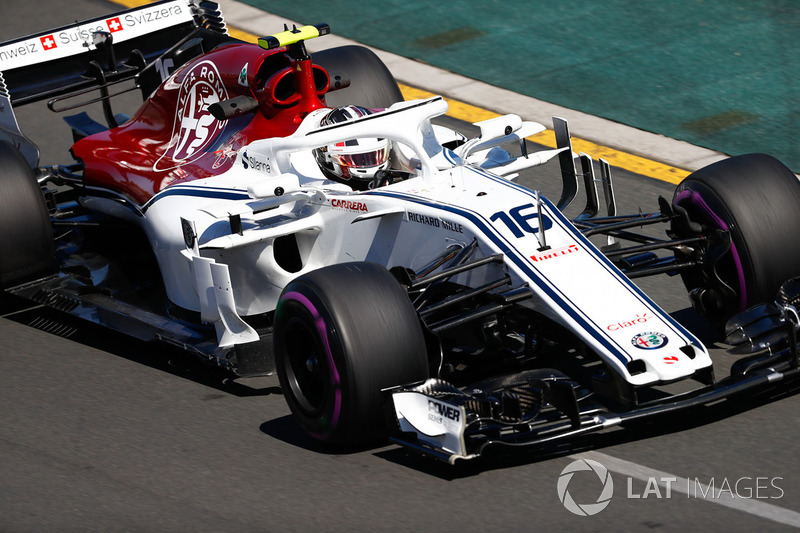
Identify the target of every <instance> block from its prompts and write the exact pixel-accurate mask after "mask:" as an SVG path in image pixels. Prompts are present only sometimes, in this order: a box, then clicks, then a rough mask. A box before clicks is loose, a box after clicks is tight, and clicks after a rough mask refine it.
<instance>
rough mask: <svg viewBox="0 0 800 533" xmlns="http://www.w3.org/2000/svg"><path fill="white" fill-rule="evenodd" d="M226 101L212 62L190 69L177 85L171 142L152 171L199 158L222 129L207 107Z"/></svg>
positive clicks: (223, 124) (202, 63)
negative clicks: (178, 87) (178, 88)
mask: <svg viewBox="0 0 800 533" xmlns="http://www.w3.org/2000/svg"><path fill="white" fill-rule="evenodd" d="M227 98H228V90H227V89H226V88H225V84H224V83H223V82H222V78H221V76H220V75H219V71H217V67H216V65H215V64H214V63H212V62H211V61H201V62H199V63H197V64H196V65H194V66H192V67H191V69H190V70H188V71H187V72H186V73H185V74H184V76H183V81H182V82H181V85H180V90H179V92H178V96H177V107H176V110H175V118H174V121H173V126H172V137H171V140H170V143H169V145H168V146H167V149H166V150H165V151H164V154H163V155H162V156H161V157H160V158H159V160H158V161H156V164H155V165H154V167H153V170H156V171H165V170H172V169H173V168H175V167H178V166H180V165H183V164H186V163H190V162H192V161H195V160H196V159H198V158H199V157H201V156H202V155H203V154H204V153H205V150H206V149H207V148H208V147H209V146H211V144H212V143H213V142H214V140H215V139H216V138H217V136H218V135H219V133H220V132H221V131H222V130H223V129H224V127H225V122H224V121H220V120H217V119H215V118H214V116H213V115H212V114H211V112H210V111H209V110H208V106H209V105H211V104H215V103H217V102H220V101H222V100H226V99H227Z"/></svg>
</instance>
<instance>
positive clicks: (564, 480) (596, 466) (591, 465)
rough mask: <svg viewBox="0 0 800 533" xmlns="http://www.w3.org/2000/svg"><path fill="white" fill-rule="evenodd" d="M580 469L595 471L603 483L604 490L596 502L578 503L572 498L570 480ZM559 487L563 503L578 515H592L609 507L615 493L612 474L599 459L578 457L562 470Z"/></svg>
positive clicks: (559, 495)
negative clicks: (569, 488)
mask: <svg viewBox="0 0 800 533" xmlns="http://www.w3.org/2000/svg"><path fill="white" fill-rule="evenodd" d="M580 471H590V472H594V473H595V474H597V477H598V478H600V482H601V483H602V484H603V490H602V491H601V492H600V496H598V497H597V501H596V502H595V503H584V504H579V503H576V502H575V500H573V499H572V496H571V495H570V493H569V490H567V489H568V487H569V482H570V481H572V476H574V475H575V472H580ZM557 489H558V499H559V500H561V503H563V504H564V507H566V509H567V511H569V512H571V513H573V514H576V515H578V516H592V515H596V514H597V513H599V512H600V511H602V510H603V509H605V508H606V507H608V504H609V503H611V497H612V496H613V495H614V481H613V480H612V479H611V474H609V473H608V469H606V467H605V466H603V465H601V464H600V463H598V462H597V461H592V460H591V459H578V460H577V461H573V462H571V463H570V464H568V465H567V467H566V468H565V469H564V470H562V471H561V475H560V476H559V477H558V486H557Z"/></svg>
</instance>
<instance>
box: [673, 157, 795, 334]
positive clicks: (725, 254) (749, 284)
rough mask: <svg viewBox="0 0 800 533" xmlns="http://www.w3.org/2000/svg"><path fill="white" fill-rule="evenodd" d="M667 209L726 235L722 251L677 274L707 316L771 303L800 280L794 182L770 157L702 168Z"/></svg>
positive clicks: (719, 318) (719, 248)
mask: <svg viewBox="0 0 800 533" xmlns="http://www.w3.org/2000/svg"><path fill="white" fill-rule="evenodd" d="M673 203H674V204H676V205H678V206H680V207H682V208H684V209H686V211H687V212H688V214H689V217H690V219H691V220H693V221H695V222H699V223H700V224H701V225H702V227H703V228H704V231H706V232H721V233H722V234H729V235H730V245H729V246H728V244H727V242H726V243H723V244H722V245H720V244H717V245H716V246H715V247H712V248H708V249H706V250H704V251H703V253H702V255H701V256H698V257H697V259H699V260H700V262H701V267H700V268H698V269H697V270H694V271H690V272H689V273H685V274H683V281H684V284H685V285H686V287H687V289H688V290H689V292H690V294H691V296H692V301H693V304H694V306H695V308H697V309H698V311H699V312H700V313H701V314H703V315H704V316H706V317H707V318H709V319H711V320H713V321H724V320H726V319H727V318H730V316H732V315H734V314H735V313H737V312H739V311H743V310H745V309H746V308H748V307H750V306H752V305H755V304H758V303H763V302H768V301H772V300H774V298H775V295H776V293H777V291H778V289H779V288H780V286H781V284H782V283H783V282H784V281H786V280H787V279H789V278H793V277H796V276H798V275H800V252H798V250H797V243H798V242H800V181H798V179H797V177H796V176H795V175H794V173H793V172H792V171H791V170H789V169H788V168H787V167H786V166H785V165H784V164H783V163H781V162H780V161H778V160H777V159H775V158H773V157H771V156H768V155H765V154H747V155H741V156H737V157H731V158H729V159H726V160H723V161H720V162H718V163H714V164H712V165H709V166H707V167H705V168H702V169H700V170H698V171H696V172H694V173H692V174H690V175H689V176H688V177H687V178H686V179H684V180H683V181H682V182H681V183H680V185H678V187H677V189H676V191H675V196H674V198H673ZM673 229H675V228H673ZM680 232H681V230H680V229H678V233H680Z"/></svg>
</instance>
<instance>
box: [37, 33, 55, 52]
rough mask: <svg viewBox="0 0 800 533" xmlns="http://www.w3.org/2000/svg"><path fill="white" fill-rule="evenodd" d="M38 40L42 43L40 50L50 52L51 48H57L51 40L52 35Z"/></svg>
mask: <svg viewBox="0 0 800 533" xmlns="http://www.w3.org/2000/svg"><path fill="white" fill-rule="evenodd" d="M39 40H40V41H42V48H44V49H45V50H52V49H53V48H57V47H58V45H56V40H55V39H53V36H52V35H45V36H44V37H39Z"/></svg>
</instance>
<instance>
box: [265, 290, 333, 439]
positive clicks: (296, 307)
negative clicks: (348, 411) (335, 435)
mask: <svg viewBox="0 0 800 533" xmlns="http://www.w3.org/2000/svg"><path fill="white" fill-rule="evenodd" d="M276 311H277V315H278V316H279V320H286V327H284V328H280V329H281V330H282V331H283V333H282V334H281V336H282V339H283V343H282V344H283V350H282V351H281V353H280V354H279V357H281V358H282V360H283V361H284V365H283V366H284V369H285V371H284V374H285V379H286V385H287V386H288V387H289V389H290V390H289V396H290V397H291V400H292V401H291V402H290V404H291V405H294V408H295V409H296V410H298V411H299V413H297V414H300V415H301V417H302V418H305V419H306V420H308V421H309V423H311V424H312V425H313V426H314V427H306V431H308V432H309V433H310V434H311V435H312V436H315V437H317V438H323V436H324V434H325V433H328V432H331V431H333V430H335V429H336V427H337V426H338V425H339V418H340V416H341V411H342V387H341V378H340V376H339V371H338V369H337V368H336V363H335V362H334V360H333V352H332V351H331V347H330V344H329V341H328V326H327V324H326V322H325V319H324V318H323V317H322V316H321V315H320V313H319V311H318V310H317V308H316V306H315V305H314V304H313V303H312V302H311V300H309V299H308V298H307V297H305V296H304V295H302V294H300V293H299V292H294V291H291V292H288V293H286V294H284V295H283V296H282V298H281V301H280V302H279V304H278V309H277V310H276ZM317 429H319V430H321V431H317Z"/></svg>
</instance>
